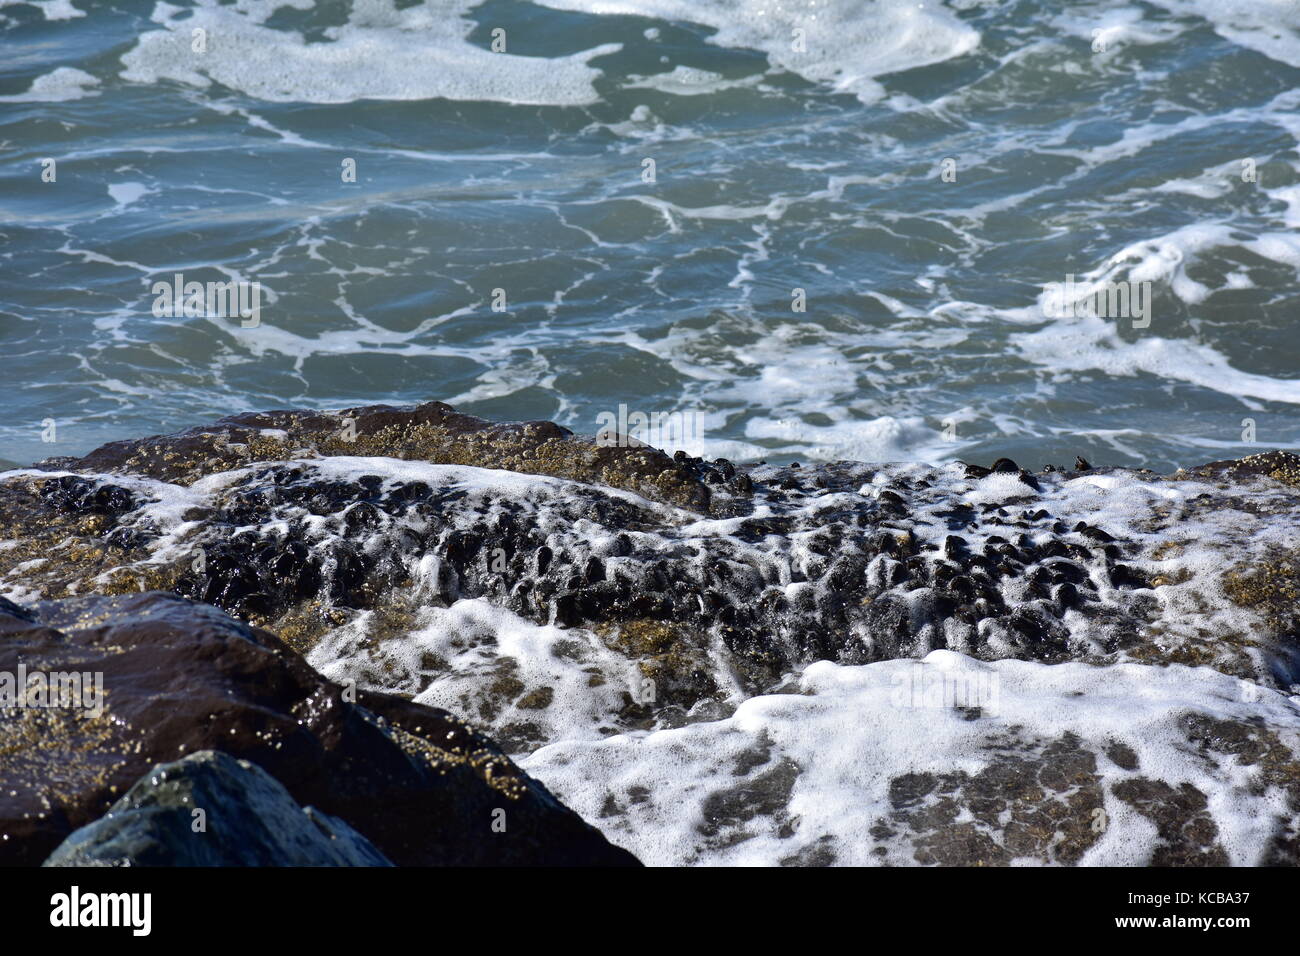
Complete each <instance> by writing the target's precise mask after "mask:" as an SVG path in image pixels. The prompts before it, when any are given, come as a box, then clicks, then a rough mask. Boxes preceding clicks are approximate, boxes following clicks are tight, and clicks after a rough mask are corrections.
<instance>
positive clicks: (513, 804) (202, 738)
mask: <svg viewBox="0 0 1300 956" xmlns="http://www.w3.org/2000/svg"><path fill="white" fill-rule="evenodd" d="M22 610H23V612H24V613H22V614H15V613H12V612H10V611H7V610H5V609H0V673H10V674H16V673H18V666H19V664H20V663H21V664H22V665H23V666H24V667H25V668H26V671H27V672H28V673H32V672H37V671H39V672H42V673H54V674H58V673H64V674H71V673H74V672H75V673H84V674H89V675H99V680H100V681H101V683H100V684H98V685H96V686H98V687H101V688H102V691H103V693H102V694H88V695H87V696H86V697H85V698H83V699H81V701H80V704H81V706H71V707H34V706H8V707H4V708H0V754H3V755H4V759H3V760H2V761H0V865H24V864H25V865H35V864H38V863H40V862H41V861H42V860H44V859H45V858H46V857H47V856H49V855H50V853H51V852H52V851H53V850H54V848H55V847H56V846H57V845H58V844H59V843H61V842H62V841H63V840H64V839H66V838H67V837H68V835H69V834H70V833H72V832H73V831H74V830H76V829H78V828H80V827H83V826H85V825H87V824H89V823H91V822H92V821H94V820H96V819H97V818H98V817H100V816H101V815H102V814H103V813H104V812H105V811H106V810H108V809H109V808H110V807H111V805H112V804H113V803H114V802H115V801H116V800H117V799H118V797H119V795H121V794H123V793H124V792H125V791H127V790H128V789H129V788H130V787H131V786H132V785H133V784H134V783H135V782H136V781H137V780H138V779H139V778H140V777H141V776H142V775H144V774H145V773H146V772H147V771H149V769H150V768H151V767H153V766H154V765H155V764H160V763H167V762H170V761H173V760H176V759H178V758H182V757H185V756H187V755H190V754H193V753H196V752H198V751H206V750H218V749H219V750H221V751H223V752H225V753H227V754H229V755H231V756H232V757H235V758H239V759H242V760H247V761H249V762H250V763H253V764H255V765H256V766H258V767H260V768H261V769H262V770H263V771H265V772H266V773H268V774H270V775H271V776H272V777H274V778H275V779H276V780H278V781H279V782H280V784H282V785H283V786H284V788H285V789H286V790H287V791H288V792H289V794H290V795H291V796H292V798H293V799H294V800H295V801H296V802H297V803H299V804H302V805H307V804H310V805H311V806H313V807H316V808H317V809H318V810H319V811H321V812H323V813H325V814H329V815H330V816H332V817H338V818H340V819H341V820H343V821H346V823H347V824H348V825H349V826H350V827H352V828H353V829H355V830H356V831H358V832H359V833H360V834H362V835H363V836H364V837H365V838H366V839H367V840H369V841H370V843H372V844H373V845H374V846H375V847H376V848H377V849H378V851H379V852H380V853H382V854H383V855H384V856H385V857H387V858H388V859H389V860H392V861H393V862H394V863H396V864H398V865H444V864H452V865H474V864H494V865H509V864H524V865H537V864H543V865H574V864H618V865H626V864H635V862H636V861H635V859H634V858H633V857H632V856H631V855H630V854H628V853H627V852H626V851H624V850H621V849H619V848H618V847H615V846H613V845H611V844H610V843H609V842H608V841H607V840H605V838H604V837H602V836H601V835H600V833H599V832H597V831H596V830H594V829H592V828H591V827H590V826H588V825H587V824H586V823H584V822H583V821H582V820H581V819H580V818H579V817H578V816H576V815H575V814H574V813H573V812H572V811H570V810H568V809H567V808H566V807H564V806H563V805H561V804H560V803H559V802H558V801H557V800H556V799H555V798H554V797H553V796H552V795H551V794H550V793H549V792H548V791H547V790H546V789H545V788H544V787H543V786H542V785H541V784H540V783H538V782H537V781H536V780H533V779H532V778H531V777H529V776H528V775H527V774H525V773H523V772H522V771H521V770H519V768H518V767H516V766H515V765H514V764H513V763H512V762H511V761H510V760H509V759H508V758H507V757H505V756H504V755H503V754H502V752H501V751H500V750H499V749H498V748H497V747H496V746H495V745H494V744H493V743H492V742H491V741H490V740H488V739H487V738H485V737H483V736H481V735H480V734H478V733H476V732H475V731H473V730H471V729H470V728H469V727H468V726H467V725H465V724H463V723H462V722H460V721H459V720H457V719H455V718H454V717H452V716H451V715H450V714H448V713H446V712H444V711H441V710H436V709H434V708H431V707H424V706H421V705H418V704H414V703H410V702H407V701H405V700H402V699H401V698H398V697H393V696H390V695H387V694H380V693H374V692H370V691H365V690H356V691H355V692H353V691H352V690H350V689H349V688H347V687H343V686H340V685H338V684H335V683H332V682H331V681H328V680H326V679H325V678H323V677H321V676H320V675H319V674H318V673H317V672H316V671H314V670H313V669H312V668H311V667H310V666H308V664H307V663H306V662H305V661H304V660H303V659H302V658H301V657H299V656H298V655H297V654H295V653H294V652H293V651H292V650H291V649H290V648H289V647H287V646H286V645H285V644H283V643H282V642H281V641H280V640H278V639H277V638H276V637H274V636H273V635H271V634H269V633H267V632H265V631H261V630H257V629H255V628H250V627H248V626H247V625H245V624H242V623H240V622H238V621H235V620H233V619H232V618H230V617H228V616H227V615H225V614H224V613H222V612H221V611H219V610H217V609H216V608H213V607H209V606H207V605H203V604H196V603H194V602H191V601H187V600H184V599H181V598H178V597H176V596H175V595H172V594H166V593H158V592H150V593H144V594H133V595H128V596H116V597H102V596H86V597H75V598H68V599H65V600H59V601H43V602H36V603H33V604H30V605H27V606H26V607H24V608H23V609H22ZM353 698H354V699H353ZM89 705H93V706H89ZM329 825H330V824H329V823H328V822H327V823H326V826H329Z"/></svg>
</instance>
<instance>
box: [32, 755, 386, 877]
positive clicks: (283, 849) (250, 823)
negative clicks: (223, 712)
mask: <svg viewBox="0 0 1300 956" xmlns="http://www.w3.org/2000/svg"><path fill="white" fill-rule="evenodd" d="M45 865H46V866H392V865H393V864H392V863H390V862H389V861H388V860H387V859H385V857H384V855H383V854H382V853H380V852H379V851H378V850H376V849H375V848H374V846H373V845H372V844H371V843H370V841H369V840H367V839H366V838H365V837H363V836H362V835H361V834H360V833H357V831H356V830H354V829H352V828H351V827H350V826H348V825H347V824H346V823H344V822H343V821H342V820H340V819H338V818H337V817H331V816H330V815H329V814H325V813H321V812H320V811H318V810H315V809H313V808H312V807H306V808H303V807H300V806H298V804H297V803H296V802H294V799H293V797H292V796H290V795H289V791H287V790H285V789H284V787H282V786H280V784H279V783H277V782H276V780H275V779H274V778H273V777H271V776H270V775H269V774H267V773H266V772H265V771H264V770H261V769H260V768H258V767H255V766H254V765H253V764H251V763H249V762H248V761H247V760H236V759H235V758H234V757H231V756H229V755H227V754H223V753H218V752H216V751H213V750H203V751H199V752H198V753H193V754H190V755H189V756H187V757H184V758H182V759H180V760H175V761H172V762H171V763H164V764H159V765H158V766H156V767H154V768H153V769H152V770H150V771H149V772H148V773H146V774H145V775H144V776H143V777H141V778H140V779H139V780H138V781H136V783H135V785H134V786H133V787H131V789H130V790H128V791H127V792H126V795H125V796H123V797H122V799H121V800H118V801H117V803H115V804H113V807H112V809H111V810H109V811H108V813H107V814H105V815H104V816H103V817H102V818H101V819H99V820H96V821H95V822H94V823H91V824H89V825H88V826H84V827H82V828H81V829H80V830H77V831H76V832H74V833H72V834H71V835H70V836H69V837H68V838H67V839H66V840H64V841H63V842H62V843H61V844H59V847H58V849H56V850H55V851H54V852H53V853H52V854H50V858H49V859H48V860H46V861H45Z"/></svg>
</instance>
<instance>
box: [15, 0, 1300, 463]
mask: <svg viewBox="0 0 1300 956" xmlns="http://www.w3.org/2000/svg"><path fill="white" fill-rule="evenodd" d="M1298 140H1300V4H1298V3H1296V2H1294V0H1157V2H1145V0H1132V2H1123V0H1070V2H1065V0H1062V2H1046V0H1044V2H1038V0H948V2H946V3H941V2H938V0H924V2H916V0H910V2H902V0H874V2H867V0H692V2H685V0H532V2H524V0H487V2H484V3H474V2H472V0H427V2H423V3H420V2H403V0H351V2H345V0H319V2H313V0H236V2H231V3H218V2H215V0H199V2H191V0H181V2H177V3H155V2H153V0H36V2H24V0H18V2H15V0H0V144H3V146H4V149H3V150H2V151H0V342H2V343H3V346H4V349H5V361H4V366H3V368H4V370H3V373H2V374H0V407H3V408H4V409H5V412H6V414H5V415H3V416H0V460H3V463H7V464H10V465H12V464H21V463H26V462H30V461H33V460H36V459H40V458H44V457H47V456H49V455H54V454H78V453H83V452H85V451H88V450H89V449H91V448H93V447H95V446H97V445H99V444H101V443H103V442H105V441H109V440H113V439H118V438H125V437H131V436H138V435H142V434H151V433H157V432H167V431H172V430H175V429H177V428H180V427H185V426H188V425H193V424H199V423H202V422H206V421H210V420H212V419H214V418H216V417H219V416H220V415H223V414H227V413H230V412H233V411H241V410H248V409H263V408H271V407H290V406H307V407H320V408H337V407H341V406H344V405H348V404H356V403H370V402H376V401H388V402H414V401H424V400H430V399H439V400H443V401H447V402H450V403H452V404H454V405H455V406H457V407H458V408H460V409H462V410H466V411H469V412H472V413H475V414H480V415H483V416H485V417H490V418H507V419H518V418H549V419H553V420H556V421H558V422H560V423H562V424H564V425H566V426H568V427H570V428H572V429H574V430H575V431H578V432H585V433H593V432H595V431H596V430H597V428H598V427H600V424H601V422H602V420H603V419H602V416H605V417H608V416H617V415H619V410H620V406H624V408H623V413H624V414H625V415H627V414H635V413H637V412H640V413H642V414H645V415H647V416H650V415H653V414H655V413H663V414H668V413H682V418H681V419H680V421H685V422H687V423H688V425H689V427H684V428H683V429H682V433H681V434H675V435H672V434H670V435H668V436H667V437H664V436H656V435H654V434H648V435H647V436H646V437H647V438H648V439H649V440H650V441H651V442H652V443H656V444H663V445H668V446H671V445H674V444H678V445H681V446H683V447H689V448H691V450H694V451H700V452H705V453H708V454H710V455H725V456H727V457H729V458H732V459H735V460H738V461H748V460H758V459H767V460H769V461H775V462H780V461H789V460H833V459H840V458H851V459H860V460H866V461H909V460H922V461H936V462H937V461H943V460H949V459H953V458H958V457H960V458H963V459H967V460H975V461H984V460H987V459H992V458H994V457H997V456H1000V455H1007V456H1010V457H1013V458H1015V459H1016V460H1017V461H1019V462H1020V463H1021V464H1022V465H1025V466H1029V467H1035V468H1037V467H1041V466H1042V465H1043V464H1045V463H1048V462H1062V463H1066V464H1068V463H1069V462H1070V461H1072V460H1073V456H1074V455H1075V454H1083V455H1084V456H1085V457H1088V458H1089V459H1090V460H1092V461H1093V462H1094V463H1098V462H1104V463H1107V464H1123V465H1134V466H1147V467H1152V468H1156V469H1161V470H1167V469H1172V468H1174V467H1177V466H1179V465H1190V464H1195V463H1197V462H1199V461H1204V460H1210V459H1214V458H1224V457H1231V456H1237V455H1241V454H1246V453H1249V452H1250V451H1254V450H1260V449H1261V448H1263V447H1283V448H1294V447H1297V446H1298V445H1300V434H1297V432H1296V429H1295V427H1294V410H1295V408H1296V405H1297V403H1300V378H1298V377H1297V373H1298V368H1300V335H1298V334H1297V333H1296V331H1295V328H1294V326H1295V323H1296V321H1297V318H1300V290H1298V286H1297V270H1298V269H1300V233H1298V232H1297V226H1300V153H1298V151H1297V150H1298V147H1297V142H1298ZM51 160H52V161H53V162H52V163H51V162H48V161H51ZM178 276H180V277H183V282H184V283H188V282H200V283H209V282H227V281H233V282H235V283H243V284H244V285H243V286H242V288H244V289H245V290H253V289H256V293H257V295H258V297H259V298H258V300H257V301H258V309H257V314H256V322H255V324H254V323H253V321H252V319H251V318H241V316H240V315H239V314H231V312H232V310H224V313H223V310H221V309H203V310H199V309H195V310H192V311H193V312H195V313H198V314H185V313H184V310H181V314H179V315H175V314H172V315H168V314H166V310H161V309H160V308H159V307H158V300H159V293H158V292H157V291H156V289H157V284H158V283H160V282H162V283H171V282H173V281H175V277H178ZM1067 283H1073V285H1072V286H1070V287H1069V288H1068V289H1067V290H1066V291H1064V292H1062V289H1063V288H1064V287H1066V284H1067ZM1090 283H1091V284H1096V283H1110V284H1111V285H1110V287H1109V290H1108V291H1107V293H1106V295H1110V296H1111V297H1112V298H1105V299H1104V301H1105V303H1106V306H1105V308H1104V309H1101V308H1099V309H1094V310H1093V312H1104V313H1105V314H1091V313H1089V312H1088V311H1087V310H1086V309H1081V308H1078V307H1077V304H1078V303H1077V301H1076V300H1078V298H1079V295H1081V293H1080V290H1083V291H1085V292H1088V291H1091V290H1092V289H1093V288H1094V285H1090ZM1120 292H1122V293H1123V294H1125V295H1130V294H1131V298H1130V300H1129V302H1127V303H1125V302H1123V301H1122V300H1121V299H1119V298H1118V295H1119V294H1120ZM250 295H251V292H250ZM160 313H161V314H160ZM656 438H658V439H659V440H656ZM669 450H672V449H671V447H670V449H669Z"/></svg>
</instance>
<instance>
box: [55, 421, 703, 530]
mask: <svg viewBox="0 0 1300 956" xmlns="http://www.w3.org/2000/svg"><path fill="white" fill-rule="evenodd" d="M319 455H358V456H365V455H382V456H385V457H389V458H401V459H415V460H421V461H429V462H439V463H445V464H456V465H475V466H477V467H480V468H501V469H507V470H511V471H518V472H522V473H524V474H532V475H550V476H552V477H555V478H567V479H570V480H572V481H583V482H591V483H595V484H602V485H608V486H609V487H612V488H623V489H625V490H627V491H634V492H636V493H637V494H639V495H641V496H642V497H645V498H648V499H650V500H652V501H661V502H663V503H665V504H672V505H676V506H678V507H681V508H687V509H690V510H693V511H708V510H709V501H710V497H711V496H710V493H709V490H708V488H707V487H706V486H705V484H704V482H703V481H702V480H700V478H699V477H698V476H697V475H696V473H695V471H694V470H693V469H692V468H691V467H690V465H691V460H690V459H688V458H686V456H685V455H683V456H682V457H681V458H679V459H677V460H674V459H672V458H669V457H668V456H667V455H665V454H664V453H663V452H661V451H659V450H658V449H655V448H651V447H649V446H646V445H643V444H641V443H639V442H638V443H629V444H627V445H625V446H623V447H620V446H618V445H610V446H602V445H601V444H600V443H598V442H597V441H596V440H595V439H593V438H580V437H577V436H575V435H574V434H573V433H572V432H571V431H569V430H568V429H567V428H562V427H560V426H559V425H556V424H555V423H554V422H543V421H532V422H510V423H496V422H489V421H486V420H484V419H481V418H475V417H474V416H472V415H465V414H462V413H460V412H457V411H456V410H455V409H453V408H452V407H451V406H450V405H446V404H443V403H442V402H427V403H425V404H423V405H414V406H392V405H367V406H362V407H356V408H345V409H341V410H340V411H338V412H312V411H303V410H291V411H273V412H249V413H245V414H241V415H231V416H228V417H226V418H223V419H221V420H220V421H218V422H216V423H215V424H213V425H208V426H202V427H197V428H191V429H188V430H186V431H182V432H177V433H176V434H173V435H154V436H151V437H149V438H142V439H131V440H128V441H119V442H111V443H109V444H107V445H104V446H103V447H101V448H98V449H96V450H94V451H92V452H91V453H90V454H88V455H85V456H84V457H82V458H52V459H49V460H48V461H46V462H43V463H42V464H41V465H40V466H38V467H43V468H47V469H50V470H67V471H96V472H104V473H111V474H132V475H147V476H149V477H151V478H158V479H161V480H163V481H169V482H175V483H177V484H189V483H191V482H193V481H195V480H196V479H198V478H200V477H202V476H203V475H205V474H211V473H213V472H214V471H227V470H230V469H232V468H238V467H242V466H243V465H246V464H248V463H250V462H256V461H279V460H284V459H297V458H312V457H315V456H319ZM96 507H118V502H117V501H115V500H108V501H104V502H102V503H97V504H96Z"/></svg>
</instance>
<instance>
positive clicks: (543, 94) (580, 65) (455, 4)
mask: <svg viewBox="0 0 1300 956" xmlns="http://www.w3.org/2000/svg"><path fill="white" fill-rule="evenodd" d="M310 6H311V4H310V0H263V2H257V0H241V2H239V3H237V4H235V5H233V6H218V5H217V4H216V2H215V0H199V5H198V6H197V7H195V8H194V9H193V13H192V16H189V17H186V18H184V19H181V18H180V14H181V12H182V11H180V10H179V9H178V8H176V7H173V6H171V5H169V4H166V3H160V4H158V6H157V7H156V9H155V11H154V15H153V19H154V20H155V21H156V22H157V23H159V24H160V25H161V26H162V27H163V29H162V30H155V31H152V32H149V33H146V34H144V35H143V36H141V37H140V40H139V42H138V43H137V44H136V45H135V47H134V48H133V49H131V50H130V51H128V52H127V53H126V54H125V55H123V57H122V63H123V65H124V66H125V69H124V70H123V72H122V76H123V77H124V78H126V79H128V80H134V81H136V82H139V83H158V82H161V81H163V80H172V81H174V82H178V83H184V84H187V85H190V86H197V87H207V86H209V85H210V84H211V83H212V82H213V81H216V82H218V83H221V84H222V85H224V86H227V87H229V88H231V89H233V90H238V91H239V92H241V93H245V94H247V95H249V96H253V97H256V98H258V99H263V100H271V101H275V102H306V103H350V102H353V101H355V100H360V99H379V100H424V99H433V98H436V97H441V98H444V99H452V100H496V101H500V102H504V103H521V104H539V105H567V106H573V105H581V104H586V103H592V102H595V101H596V100H597V99H598V96H597V94H596V91H595V89H594V87H593V86H592V81H593V80H594V79H595V78H596V77H597V76H598V75H599V72H600V71H599V70H596V69H593V68H592V67H590V66H588V65H587V61H588V60H590V59H592V58H593V57H597V56H603V55H605V54H608V53H612V52H614V51H616V50H618V49H619V48H620V46H619V45H618V44H606V45H603V46H599V47H595V48H593V49H590V50H585V51H583V52H581V53H576V54H573V55H571V56H563V57H553V58H545V57H525V56H516V55H514V54H511V53H508V52H504V53H493V52H492V51H491V50H488V49H484V48H483V47H479V46H475V45H474V44H472V43H469V42H468V41H467V40H466V36H467V35H468V34H469V33H470V32H471V30H472V29H473V24H472V23H471V22H470V21H469V20H466V19H464V14H465V13H466V12H467V11H468V10H469V9H470V8H471V7H472V6H474V4H473V3H472V2H471V0H426V2H425V3H424V4H421V5H418V6H413V7H408V8H406V9H403V10H398V9H397V8H396V4H395V2H394V0H356V2H355V3H354V4H353V5H352V11H351V16H350V18H349V20H348V22H347V23H346V24H345V25H343V26H339V27H331V28H329V29H328V30H326V31H325V33H326V36H327V37H328V39H327V40H326V41H321V42H308V41H307V40H306V39H305V38H304V37H303V36H302V35H301V34H299V33H295V32H292V31H288V30H277V29H273V28H270V27H267V26H265V25H264V23H265V21H266V20H267V19H268V18H269V17H270V16H271V15H272V14H273V13H274V12H275V11H276V10H277V9H279V8H282V7H295V8H297V9H306V8H309V7H310ZM194 30H205V31H206V37H207V49H206V52H195V50H194V49H193V31H194ZM507 42H508V38H507ZM507 49H508V47H507Z"/></svg>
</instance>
